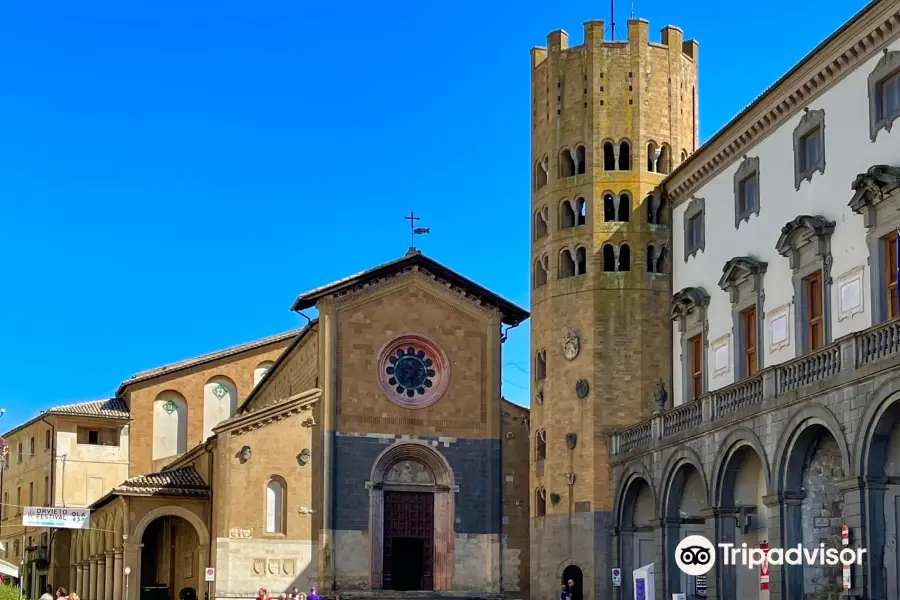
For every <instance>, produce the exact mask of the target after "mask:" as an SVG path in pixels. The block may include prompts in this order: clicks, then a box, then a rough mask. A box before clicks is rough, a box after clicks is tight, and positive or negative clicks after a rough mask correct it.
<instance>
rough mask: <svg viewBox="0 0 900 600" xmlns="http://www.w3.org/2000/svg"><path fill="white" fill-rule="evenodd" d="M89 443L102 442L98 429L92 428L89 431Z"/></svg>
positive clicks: (96, 443) (97, 443)
mask: <svg viewBox="0 0 900 600" xmlns="http://www.w3.org/2000/svg"><path fill="white" fill-rule="evenodd" d="M87 443H88V444H93V445H99V444H100V432H99V431H97V430H96V429H91V430H90V431H88V442H87Z"/></svg>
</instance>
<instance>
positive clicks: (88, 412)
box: [47, 398, 131, 419]
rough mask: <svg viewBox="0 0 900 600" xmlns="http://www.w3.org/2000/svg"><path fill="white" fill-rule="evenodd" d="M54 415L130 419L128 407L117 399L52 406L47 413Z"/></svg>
mask: <svg viewBox="0 0 900 600" xmlns="http://www.w3.org/2000/svg"><path fill="white" fill-rule="evenodd" d="M47 413H48V414H54V415H73V416H84V417H103V418H107V419H130V418H131V413H130V412H129V411H128V406H127V405H126V404H125V402H124V401H122V400H121V399H119V398H110V399H108V400H92V401H91V402H79V403H78V404H67V405H65V406H54V407H53V408H51V409H49V410H48V411H47Z"/></svg>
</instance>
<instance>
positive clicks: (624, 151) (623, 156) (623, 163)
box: [619, 140, 631, 171]
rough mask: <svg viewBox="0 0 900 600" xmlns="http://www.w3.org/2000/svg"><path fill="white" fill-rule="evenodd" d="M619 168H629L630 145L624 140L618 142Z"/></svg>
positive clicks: (628, 169) (621, 169)
mask: <svg viewBox="0 0 900 600" xmlns="http://www.w3.org/2000/svg"><path fill="white" fill-rule="evenodd" d="M619 170H620V171H630V170H631V145H630V144H629V143H628V142H627V141H626V140H622V141H621V142H619Z"/></svg>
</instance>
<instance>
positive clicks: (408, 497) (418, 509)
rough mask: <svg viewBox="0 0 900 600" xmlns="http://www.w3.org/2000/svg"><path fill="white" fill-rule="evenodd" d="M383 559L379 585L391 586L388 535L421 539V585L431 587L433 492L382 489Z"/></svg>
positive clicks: (432, 566) (432, 564)
mask: <svg viewBox="0 0 900 600" xmlns="http://www.w3.org/2000/svg"><path fill="white" fill-rule="evenodd" d="M383 506H384V554H383V556H384V560H383V569H384V570H383V571H382V573H383V576H382V585H383V587H384V589H392V583H393V581H392V576H391V570H392V568H393V558H394V557H393V552H392V545H391V540H392V538H395V537H396V538H420V539H422V541H423V554H424V556H423V557H422V567H423V569H422V575H423V577H422V578H423V581H422V587H423V589H426V590H430V589H433V587H434V494H432V493H430V492H387V491H386V492H385V493H384V505H383Z"/></svg>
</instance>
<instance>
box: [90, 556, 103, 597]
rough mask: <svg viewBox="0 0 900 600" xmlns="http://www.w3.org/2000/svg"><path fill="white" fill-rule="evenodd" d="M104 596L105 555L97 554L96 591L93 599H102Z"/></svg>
mask: <svg viewBox="0 0 900 600" xmlns="http://www.w3.org/2000/svg"><path fill="white" fill-rule="evenodd" d="M104 598H106V556H105V555H103V554H99V555H97V593H96V594H95V595H94V599H93V600H104Z"/></svg>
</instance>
